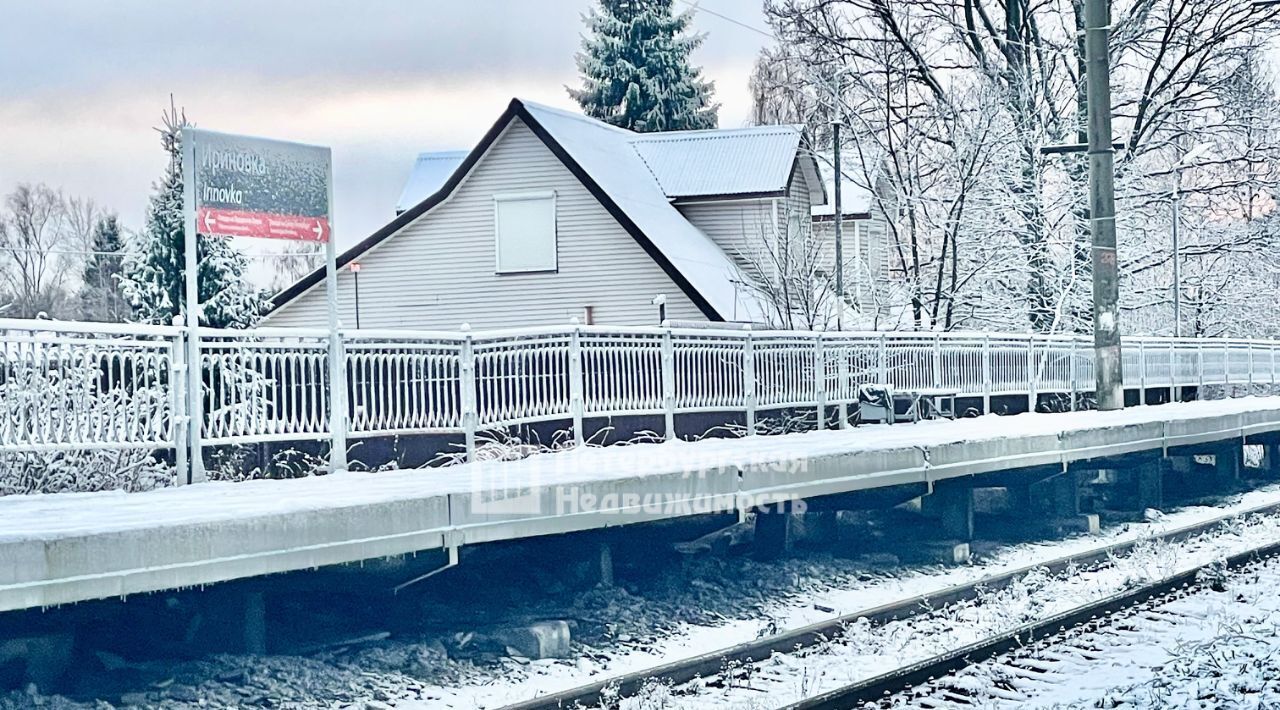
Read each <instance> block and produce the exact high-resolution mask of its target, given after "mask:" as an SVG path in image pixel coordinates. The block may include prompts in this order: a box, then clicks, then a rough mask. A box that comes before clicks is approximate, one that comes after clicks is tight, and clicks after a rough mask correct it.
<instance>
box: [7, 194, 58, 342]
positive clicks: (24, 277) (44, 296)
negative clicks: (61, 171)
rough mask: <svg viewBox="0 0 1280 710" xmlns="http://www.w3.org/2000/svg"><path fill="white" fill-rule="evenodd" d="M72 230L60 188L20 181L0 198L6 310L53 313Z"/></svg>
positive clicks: (13, 313)
mask: <svg viewBox="0 0 1280 710" xmlns="http://www.w3.org/2000/svg"><path fill="white" fill-rule="evenodd" d="M74 236H75V233H74V230H73V229H72V227H71V224H70V221H69V220H68V217H67V207H66V201H65V200H64V199H63V196H62V193H60V192H55V191H54V190H53V189H52V188H50V187H48V186H47V185H35V186H32V185H28V184H22V185H19V186H18V187H17V188H15V189H14V191H13V192H11V193H9V195H8V196H7V197H6V198H5V214H4V215H3V216H2V217H0V261H2V262H3V264H4V266H3V268H0V290H2V293H3V295H2V296H0V302H3V303H5V305H7V306H8V308H7V309H6V315H9V316H12V317H18V318H34V317H36V316H37V315H40V314H45V315H49V316H52V315H57V314H58V313H59V312H60V311H61V310H63V307H64V305H65V304H66V300H67V294H66V291H65V289H64V286H65V284H66V281H67V277H68V271H69V269H68V268H66V267H67V265H68V264H67V262H68V258H67V256H68V255H67V252H68V251H69V250H71V249H72V248H73V247H74V246H75V243H74Z"/></svg>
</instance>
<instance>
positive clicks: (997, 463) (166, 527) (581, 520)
mask: <svg viewBox="0 0 1280 710" xmlns="http://www.w3.org/2000/svg"><path fill="white" fill-rule="evenodd" d="M1271 432H1280V397H1259V398H1242V399H1235V400H1221V401H1214V402H1189V403H1181V404H1167V405H1160V406H1149V407H1135V408H1131V409H1127V410H1123V411H1120V412H1105V413H1104V412H1074V413H1063V414H1020V415H1016V416H1010V417H996V416H986V417H979V418H976V419H966V420H960V421H954V422H946V421H940V422H922V423H918V424H897V425H894V426H885V425H877V426H863V427H858V428H856V429H849V430H843V431H822V432H811V433H806V434H792V435H786V436H774V437H763V436H761V437H751V438H747V439H735V440H724V439H718V440H708V441H702V442H696V443H694V442H667V443H662V444H642V445H634V446H612V447H607V448H588V449H580V450H575V451H569V452H563V453H558V454H548V455H542V456H536V457H532V458H529V459H525V460H523V461H514V462H485V463H476V464H468V465H463V466H457V467H452V468H448V469H425V470H413V471H396V472H383V473H341V474H337V475H332V476H322V477H315V478H307V479H297V480H289V481H251V482H246V483H205V484H200V485H195V486H187V487H183V488H172V489H167V490H161V491H153V492H149V493H134V494H122V493H94V494H64V495H47V496H9V497H5V498H0V611H6V610H13V609H22V608H29V607H39V606H49V605H54V604H64V603H70V602H76V601H82V600H86V599H94V598H103V597H114V596H122V595H127V594H136V593H140V592H149V591H157V590H163V589H170V588H176V587H186V586H194V585H199V584H208V583H213V582H218V581H225V580H229V579H237V578H241V577H250V576H255V575H262V574H269V573H273V572H285V571H291V570H298V569H307V568H312V567H318V566H322V565H330V564H338V563H343V562H354V561H358V560H362V559H371V558H377V557H385V556H391V555H399V554H406V553H412V552H415V551H421V550H432V549H440V548H446V547H457V546H461V545H467V544H474V543H479V542H487V541H497V540H511V539H517V538H524V537H533V536H538V535H550V534H557V533H563V532H571V531H577V530H587V529H594V528H601V527H609V526H616V525H626V524H631V523H637V522H643V521H648V520H658V519H665V518H674V517H681V516H688V515H697V514H705V513H713V512H725V511H735V510H736V511H746V510H750V509H752V508H755V507H758V506H762V505H770V504H773V503H777V502H780V501H784V500H791V499H797V498H811V497H816V496H824V495H831V494H837V493H848V492H852V491H859V490H868V489H873V488H880V487H884V486H891V485H901V484H913V483H914V484H919V483H925V484H929V485H931V484H932V482H934V481H938V480H943V479H948V478H955V477H959V476H969V475H975V474H982V473H990V472H995V471H1005V470H1010V469H1017V468H1025V467H1030V466H1043V465H1046V464H1055V465H1062V466H1065V465H1066V464H1068V463H1071V462H1073V461H1080V460H1086V459H1092V458H1102V457H1109V456H1117V455H1121V454H1125V453H1132V452H1137V451H1150V450H1160V451H1165V450H1167V449H1168V448H1170V447H1179V446H1193V445H1203V444H1211V443H1215V442H1229V441H1232V440H1237V441H1244V440H1246V439H1247V438H1248V437H1250V436H1257V435H1261V434H1267V433H1271Z"/></svg>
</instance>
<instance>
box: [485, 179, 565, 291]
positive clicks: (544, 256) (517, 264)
mask: <svg viewBox="0 0 1280 710" xmlns="http://www.w3.org/2000/svg"><path fill="white" fill-rule="evenodd" d="M493 206H494V209H493V213H494V222H495V224H494V226H495V228H496V229H495V231H496V233H497V272H498V273H500V274H512V273H521V272H529V271H555V270H556V267H557V265H556V194H555V193H554V192H520V193H510V194H502V195H494V196H493Z"/></svg>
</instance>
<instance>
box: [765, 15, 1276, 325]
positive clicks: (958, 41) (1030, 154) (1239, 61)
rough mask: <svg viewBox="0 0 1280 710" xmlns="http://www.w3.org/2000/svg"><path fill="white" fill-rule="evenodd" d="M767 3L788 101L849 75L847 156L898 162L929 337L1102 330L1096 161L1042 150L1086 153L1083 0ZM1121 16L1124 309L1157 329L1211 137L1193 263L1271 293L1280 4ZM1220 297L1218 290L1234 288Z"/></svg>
mask: <svg viewBox="0 0 1280 710" xmlns="http://www.w3.org/2000/svg"><path fill="white" fill-rule="evenodd" d="M766 11H767V13H768V15H769V17H770V23H771V25H772V26H773V28H774V31H775V33H777V34H778V35H779V36H780V37H782V40H783V41H782V42H781V43H780V44H781V46H784V47H786V50H785V52H784V50H780V49H779V50H774V53H772V54H769V55H766V57H769V58H773V59H775V60H776V59H777V58H778V57H779V56H780V55H779V53H782V55H781V56H783V57H785V58H786V59H788V60H789V62H790V63H791V64H790V65H787V66H785V67H782V66H781V65H779V64H777V63H776V61H775V64H774V65H773V66H772V67H771V70H772V71H773V72H774V74H775V75H780V74H782V72H781V69H783V68H785V69H786V72H785V76H798V77H799V78H800V80H801V81H803V82H805V83H806V85H807V88H806V87H796V86H789V87H786V88H785V92H784V96H783V97H782V98H787V99H788V101H789V103H787V102H781V105H783V106H795V105H798V104H797V102H796V101H795V100H794V99H791V98H789V97H796V96H800V97H803V96H809V95H813V96H818V97H821V96H823V95H832V93H833V92H832V91H831V90H830V89H831V86H832V81H831V77H833V76H835V75H836V73H837V72H841V70H843V71H842V72H841V73H842V75H843V76H844V77H847V81H842V82H838V83H837V84H836V85H837V86H838V87H839V89H838V90H837V92H836V93H838V94H839V103H838V112H839V113H840V115H842V116H845V117H847V118H848V120H850V122H851V123H853V124H854V125H855V126H856V127H857V128H858V130H856V131H854V136H853V140H854V142H855V145H854V146H850V147H849V148H851V149H852V150H853V151H856V150H858V149H860V148H862V147H863V146H869V147H873V148H874V149H875V150H874V151H870V152H875V153H878V154H879V155H881V156H883V159H884V161H885V162H884V165H883V177H884V179H885V181H886V183H887V184H888V185H889V188H890V189H889V190H887V191H885V192H884V193H882V196H881V203H880V204H879V208H880V209H881V210H882V211H883V212H884V214H885V215H886V217H887V219H888V220H889V222H890V225H891V227H890V241H891V245H892V249H893V250H894V253H895V259H894V271H895V276H896V278H898V279H900V280H901V282H902V283H903V285H904V288H903V289H902V292H903V293H904V294H905V295H906V297H907V298H908V299H909V307H910V309H911V312H912V322H913V323H914V325H915V327H918V328H929V327H933V328H948V327H974V326H981V327H1001V328H1010V327H1014V328H1016V327H1019V326H1020V325H1021V326H1022V327H1026V326H1030V327H1031V328H1033V329H1035V330H1040V331H1072V330H1081V329H1084V328H1086V327H1087V326H1088V325H1089V319H1090V317H1091V315H1090V308H1089V284H1090V280H1091V274H1090V272H1089V261H1090V260H1089V241H1090V235H1089V231H1088V212H1087V204H1086V200H1085V199H1084V197H1085V190H1086V185H1087V174H1086V171H1085V161H1084V160H1083V158H1082V157H1081V156H1076V155H1067V156H1061V157H1050V156H1045V155H1044V154H1043V153H1042V151H1041V149H1042V148H1043V147H1045V146H1047V145H1053V144H1059V143H1073V142H1083V138H1082V136H1083V130H1084V126H1085V120H1084V117H1085V114H1086V110H1087V103H1086V99H1085V93H1084V78H1085V77H1084V67H1085V64H1084V61H1083V60H1084V57H1083V44H1082V31H1081V30H1082V27H1083V19H1082V5H1081V0H1036V1H1035V2H1032V1H1031V0H956V2H951V3H918V2H907V1H906V0H772V1H771V2H768V3H767V4H766ZM1112 12H1113V26H1114V40H1113V44H1112V54H1113V57H1112V63H1113V65H1114V66H1115V67H1116V71H1115V76H1114V79H1113V82H1114V83H1115V84H1116V86H1115V91H1114V95H1115V99H1114V100H1115V105H1114V107H1113V110H1114V111H1115V113H1116V121H1115V126H1116V129H1117V131H1118V134H1119V136H1120V138H1121V139H1122V140H1123V141H1124V143H1125V150H1124V151H1123V152H1122V154H1121V156H1120V159H1119V162H1118V164H1117V166H1118V172H1119V176H1118V183H1117V187H1118V190H1119V193H1120V194H1119V195H1118V198H1119V199H1118V202H1119V207H1120V215H1121V216H1120V226H1121V255H1120V256H1121V266H1122V275H1123V278H1124V279H1125V289H1126V291H1125V296H1124V298H1125V299H1126V302H1125V306H1126V308H1127V312H1128V313H1130V314H1133V323H1134V324H1135V325H1139V326H1140V327H1149V328H1150V329H1152V330H1160V328H1158V326H1159V325H1160V324H1161V320H1162V319H1161V318H1160V317H1156V316H1154V315H1143V316H1141V317H1139V316H1138V314H1139V313H1144V314H1145V313H1147V312H1148V311H1153V309H1154V311H1156V312H1159V313H1161V314H1162V317H1163V324H1164V326H1165V328H1164V332H1167V324H1168V322H1169V321H1168V308H1169V306H1168V304H1169V302H1170V300H1171V295H1172V289H1171V287H1170V280H1171V277H1170V273H1169V272H1170V266H1171V264H1172V260H1173V254H1172V249H1171V245H1170V243H1169V241H1170V240H1169V236H1168V235H1169V234H1170V231H1171V217H1170V214H1171V213H1172V205H1171V199H1172V197H1171V196H1172V192H1173V190H1172V179H1173V177H1174V175H1175V169H1174V166H1175V165H1177V164H1178V162H1179V161H1180V160H1181V157H1182V156H1183V155H1184V154H1185V153H1186V151H1187V150H1188V149H1190V148H1191V146H1192V145H1194V144H1196V143H1199V142H1207V143H1209V144H1210V147H1211V148H1212V150H1211V151H1210V152H1209V153H1208V155H1211V156H1213V158H1212V159H1211V160H1208V161H1207V162H1205V163H1204V164H1201V165H1197V166H1194V170H1195V172H1196V173H1197V175H1196V176H1195V177H1191V174H1190V170H1185V171H1184V170H1182V168H1178V171H1177V172H1179V173H1182V172H1185V173H1186V175H1187V176H1188V178H1189V180H1188V185H1187V189H1186V190H1185V192H1184V195H1185V197H1186V205H1185V207H1186V209H1187V210H1188V211H1196V210H1199V211H1200V212H1201V213H1203V214H1202V215H1201V216H1202V217H1204V218H1203V219H1201V220H1199V227H1198V228H1196V229H1195V230H1192V231H1191V233H1190V234H1189V236H1190V237H1191V238H1192V241H1190V242H1187V241H1185V240H1184V244H1186V245H1187V249H1186V250H1185V251H1184V252H1183V258H1184V259H1206V260H1209V261H1206V264H1207V263H1212V264H1213V273H1215V274H1221V273H1236V274H1239V275H1240V278H1237V279H1234V280H1231V279H1227V280H1224V281H1223V282H1222V284H1221V287H1222V288H1224V289H1228V290H1230V289H1232V288H1244V286H1243V285H1244V284H1256V283H1257V281H1256V279H1255V278H1254V275H1253V272H1254V271H1256V270H1258V269H1261V268H1264V267H1263V264H1265V263H1266V262H1267V259H1265V258H1259V256H1260V255H1261V254H1264V253H1273V252H1274V249H1271V250H1270V252H1268V251H1267V250H1266V249H1264V247H1263V245H1267V244H1270V243H1273V242H1274V230H1272V229H1269V228H1268V227H1267V226H1265V225H1260V224H1257V222H1258V218H1259V216H1261V215H1264V214H1267V211H1268V210H1270V209H1273V207H1274V205H1273V204H1272V203H1271V201H1270V199H1271V197H1272V196H1273V195H1274V194H1275V185H1274V181H1275V179H1276V178H1277V177H1278V176H1277V175H1276V174H1275V171H1274V169H1272V168H1271V167H1270V166H1272V165H1275V164H1276V157H1277V156H1276V155H1275V152H1274V151H1275V150H1276V148H1277V147H1280V141H1278V140H1277V132H1276V131H1275V130H1274V129H1273V127H1272V126H1271V125H1270V124H1271V122H1273V121H1275V120H1276V119H1275V118H1273V117H1275V116H1278V115H1280V112H1277V111H1276V110H1275V109H1276V104H1275V92H1274V90H1273V88H1272V87H1271V86H1270V84H1269V82H1268V81H1267V80H1266V77H1265V71H1263V70H1262V69H1261V68H1262V67H1264V66H1265V64H1266V59H1265V58H1266V57H1267V56H1269V55H1267V54H1265V53H1263V52H1262V49H1263V48H1264V47H1265V46H1266V45H1267V43H1268V41H1269V40H1271V39H1273V38H1274V37H1275V36H1276V29H1277V17H1278V16H1280V11H1278V10H1276V9H1260V8H1255V7H1253V6H1252V4H1251V3H1250V2H1249V0H1222V1H1221V2H1213V3H1210V2H1203V0H1117V1H1116V2H1114V3H1113V9H1112ZM796 64H798V66H795V65H796ZM758 73H759V72H758ZM776 78H777V77H775V79H776ZM779 80H780V79H779ZM775 83H776V82H775ZM758 86H759V87H761V89H762V90H763V89H764V88H766V87H768V86H769V84H768V83H766V82H759V83H758ZM824 91H825V92H826V93H825V94H824V93H823V92H824ZM766 93H767V92H766ZM779 103H780V100H779V99H778V98H777V97H774V98H772V99H771V98H770V97H769V96H765V95H762V96H758V97H757V104H759V105H778V104H779ZM1231 215H1233V216H1232V217H1230V218H1228V216H1231ZM1193 217H1194V215H1193ZM1191 221H1192V222H1193V223H1195V222H1196V220H1195V219H1192V220H1191ZM1248 222H1253V223H1254V224H1252V226H1248V225H1246V223H1248ZM1187 273H1188V274H1202V275H1204V276H1205V277H1206V278H1208V279H1209V280H1210V281H1215V280H1216V278H1212V277H1210V276H1209V274H1208V273H1207V272H1203V270H1201V269H1199V268H1198V267H1190V268H1188V269H1187ZM1233 283H1234V284H1238V285H1239V286H1232V284H1233ZM1214 288H1216V287H1211V284H1209V283H1208V281H1206V284H1205V289H1203V290H1204V292H1206V293H1208V292H1214V293H1219V294H1220V295H1223V294H1224V293H1225V292H1223V291H1222V290H1221V289H1218V290H1216V291H1215V290H1214ZM1223 297H1224V298H1227V296H1225V295H1223ZM1243 297H1244V294H1240V295H1239V298H1243ZM1239 298H1237V297H1236V296H1231V297H1230V298H1229V299H1228V300H1232V301H1236V302H1239ZM1201 315H1203V316H1204V317H1216V316H1214V315H1213V314H1212V313H1211V312H1210V311H1209V310H1206V311H1204V312H1203V313H1202V314H1201Z"/></svg>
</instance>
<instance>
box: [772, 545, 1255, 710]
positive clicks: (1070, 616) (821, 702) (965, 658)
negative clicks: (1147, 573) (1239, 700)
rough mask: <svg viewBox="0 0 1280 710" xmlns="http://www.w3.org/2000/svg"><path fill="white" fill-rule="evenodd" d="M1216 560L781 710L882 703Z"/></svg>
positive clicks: (1133, 602) (1175, 588) (1182, 584)
mask: <svg viewBox="0 0 1280 710" xmlns="http://www.w3.org/2000/svg"><path fill="white" fill-rule="evenodd" d="M1277 555H1280V542H1272V543H1268V544H1266V545H1263V546H1261V547H1256V548H1254V549H1252V550H1246V551H1244V552H1240V553H1237V554H1234V555H1231V556H1229V557H1227V558H1226V560H1225V567H1226V568H1227V569H1232V570H1234V569H1240V568H1242V567H1245V566H1248V565H1251V564H1254V563H1256V562H1259V561H1262V560H1265V559H1267V558H1270V557H1275V556H1277ZM1218 563H1219V561H1217V560H1214V561H1211V562H1207V563H1205V564H1202V565H1197V566H1196V567H1195V568H1193V569H1190V570H1186V571H1183V572H1179V573H1177V574H1174V575H1170V576H1168V577H1165V578H1163V579H1160V580H1157V581H1156V582H1153V583H1151V584H1147V585H1144V586H1141V587H1138V588H1136V589H1132V590H1128V591H1124V592H1119V593H1117V594H1113V595H1110V596H1108V597H1105V598H1103V599H1099V600H1097V601H1094V602H1090V603H1088V604H1083V605H1081V606H1078V607H1076V608H1074V609H1070V610H1068V611H1065V612H1062V613H1060V614H1055V615H1054V616H1051V617H1049V618H1047V619H1043V620H1040V621H1033V622H1028V623H1026V624H1023V625H1021V626H1018V627H1017V628H1014V629H1011V630H1009V631H1005V632H1003V633H1000V634H997V635H995V636H991V637H989V638H986V639H983V640H981V641H977V642H974V643H971V644H968V645H966V646H962V647H960V648H957V649H954V650H952V651H948V652H946V653H942V654H939V655H937V656H934V657H932V658H929V659H926V660H924V661H920V662H918V663H913V664H911V665H909V666H904V667H902V668H899V669H897V670H894V671H890V672H888V673H884V674H881V675H878V676H875V677H873V678H868V679H866V680H861V681H858V682H856V683H851V684H849V685H846V686H844V687H842V688H837V689H835V690H831V691H828V692H826V693H822V694H820V695H815V696H813V697H811V698H807V699H805V700H801V701H799V702H796V703H791V704H788V705H784V706H783V708H782V710H847V708H853V707H862V706H863V705H865V704H868V703H885V702H887V701H888V700H890V699H891V698H892V697H894V696H896V695H901V694H904V693H907V692H909V691H910V690H911V689H913V688H915V687H917V686H920V685H922V684H924V683H928V682H929V681H932V680H936V679H938V678H941V677H943V676H945V675H947V674H950V673H955V672H956V671H958V670H960V669H962V668H965V667H967V666H971V665H974V664H977V663H981V662H983V661H987V660H990V659H992V658H996V657H998V656H1002V655H1004V654H1007V653H1009V652H1010V651H1016V650H1020V649H1023V648H1025V647H1026V646H1028V645H1029V644H1031V643H1033V642H1036V641H1043V640H1046V639H1050V638H1054V637H1057V636H1060V635H1062V634H1064V633H1065V632H1067V631H1070V630H1072V629H1076V628H1079V627H1081V626H1084V625H1086V624H1089V623H1091V622H1096V621H1098V620H1099V619H1102V618H1105V617H1108V616H1111V615H1113V614H1116V613H1118V612H1122V611H1125V610H1128V609H1131V608H1133V607H1136V606H1139V605H1141V604H1144V603H1146V602H1148V601H1151V600H1154V599H1160V598H1166V597H1170V596H1174V597H1176V596H1178V595H1179V594H1180V593H1181V592H1183V591H1189V590H1194V589H1197V588H1199V587H1200V586H1201V582H1200V581H1199V580H1198V575H1199V573H1200V572H1201V570H1203V569H1205V568H1206V567H1209V566H1210V565H1216V564H1218Z"/></svg>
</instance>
